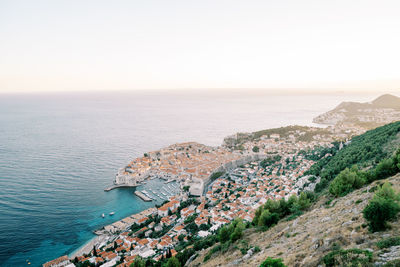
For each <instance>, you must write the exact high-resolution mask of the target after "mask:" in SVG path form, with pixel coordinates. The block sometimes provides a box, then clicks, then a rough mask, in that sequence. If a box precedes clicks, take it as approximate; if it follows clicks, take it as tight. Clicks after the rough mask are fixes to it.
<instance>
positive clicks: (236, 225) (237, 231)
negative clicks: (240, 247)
mask: <svg viewBox="0 0 400 267" xmlns="http://www.w3.org/2000/svg"><path fill="white" fill-rule="evenodd" d="M231 228H233V229H234V230H233V233H232V230H231V231H229V232H230V233H232V234H231V236H230V239H231V241H232V242H235V241H236V240H239V239H240V238H242V235H243V230H244V229H245V228H246V226H245V225H244V223H243V221H242V220H241V219H235V220H234V221H233V222H232V224H231Z"/></svg>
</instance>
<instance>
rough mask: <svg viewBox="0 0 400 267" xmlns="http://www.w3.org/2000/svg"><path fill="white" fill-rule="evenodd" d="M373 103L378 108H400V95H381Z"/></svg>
mask: <svg viewBox="0 0 400 267" xmlns="http://www.w3.org/2000/svg"><path fill="white" fill-rule="evenodd" d="M372 105H373V106H374V107H377V108H392V109H396V110H400V97H397V96H394V95H390V94H386V95H381V96H380V97H378V98H377V99H375V100H374V101H372Z"/></svg>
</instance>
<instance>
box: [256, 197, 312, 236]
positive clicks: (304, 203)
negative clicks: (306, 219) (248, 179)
mask: <svg viewBox="0 0 400 267" xmlns="http://www.w3.org/2000/svg"><path fill="white" fill-rule="evenodd" d="M314 200H315V196H314V194H313V193H311V192H302V193H301V194H300V197H297V196H295V195H293V196H291V197H290V198H289V199H288V200H287V201H286V200H285V199H280V200H271V199H268V200H267V202H266V203H265V204H264V205H263V206H261V207H259V208H258V209H257V210H256V214H255V216H254V219H253V225H256V226H259V227H262V228H263V229H268V228H270V227H271V226H273V225H275V224H277V223H278V221H279V220H280V219H282V218H284V217H286V216H288V215H290V216H289V218H290V219H292V218H294V217H297V216H299V215H301V214H302V213H303V211H304V210H306V209H308V208H309V207H310V206H311V203H312V202H313V201H314Z"/></svg>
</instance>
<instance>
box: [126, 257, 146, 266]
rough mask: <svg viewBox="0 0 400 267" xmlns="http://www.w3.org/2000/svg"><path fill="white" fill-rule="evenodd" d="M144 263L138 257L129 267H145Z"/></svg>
mask: <svg viewBox="0 0 400 267" xmlns="http://www.w3.org/2000/svg"><path fill="white" fill-rule="evenodd" d="M145 266H146V262H145V261H144V260H143V259H142V258H141V257H140V256H139V257H136V258H135V261H134V262H133V263H132V264H131V266H130V267H145Z"/></svg>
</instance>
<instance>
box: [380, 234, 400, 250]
mask: <svg viewBox="0 0 400 267" xmlns="http://www.w3.org/2000/svg"><path fill="white" fill-rule="evenodd" d="M376 246H377V247H378V248H380V249H382V248H389V247H392V246H400V236H391V237H388V238H385V239H382V240H381V241H379V242H378V243H376Z"/></svg>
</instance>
